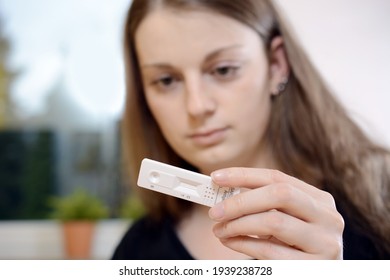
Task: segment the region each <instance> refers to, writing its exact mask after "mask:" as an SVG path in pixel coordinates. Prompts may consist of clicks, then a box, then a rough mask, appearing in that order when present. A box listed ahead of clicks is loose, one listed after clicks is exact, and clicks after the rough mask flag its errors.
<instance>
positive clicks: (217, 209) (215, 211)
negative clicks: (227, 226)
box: [209, 203, 225, 220]
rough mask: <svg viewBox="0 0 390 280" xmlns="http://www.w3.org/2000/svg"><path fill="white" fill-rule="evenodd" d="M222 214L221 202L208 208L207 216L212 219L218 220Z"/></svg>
mask: <svg viewBox="0 0 390 280" xmlns="http://www.w3.org/2000/svg"><path fill="white" fill-rule="evenodd" d="M224 215H225V211H224V209H223V203H218V204H216V205H214V206H213V207H212V208H211V209H210V210H209V216H210V218H211V219H213V220H220V219H222V218H223V216H224Z"/></svg>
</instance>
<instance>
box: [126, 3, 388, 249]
mask: <svg viewBox="0 0 390 280" xmlns="http://www.w3.org/2000/svg"><path fill="white" fill-rule="evenodd" d="M161 6H163V7H168V8H172V9H181V10H186V9H187V10H191V9H198V10H199V9H201V10H206V11H210V12H214V13H219V14H222V15H225V16H228V17H231V18H234V19H236V20H238V21H240V22H242V23H244V24H246V25H248V26H249V27H250V28H253V29H254V30H256V32H257V33H258V34H259V36H260V37H261V38H262V40H263V42H264V44H265V46H266V47H268V46H269V44H270V42H271V40H272V38H274V37H275V36H278V35H281V36H282V37H283V40H284V47H285V50H286V53H287V57H288V60H289V62H290V70H291V71H290V77H289V82H288V85H287V87H286V89H285V91H284V92H283V94H281V95H279V96H278V97H277V98H275V99H274V100H273V102H272V106H273V107H272V110H271V118H270V123H269V127H268V130H267V134H266V137H268V141H269V143H270V144H271V146H272V149H273V154H274V155H275V157H276V159H277V161H278V162H279V163H280V166H281V169H282V171H284V172H286V173H288V174H290V175H292V176H295V177H297V178H300V179H302V180H304V181H306V182H308V183H310V184H312V185H314V186H317V187H319V188H322V189H325V190H327V191H329V192H330V193H331V194H332V195H333V196H334V197H335V200H336V202H337V206H338V207H339V209H342V211H343V213H345V214H346V215H348V217H349V218H350V219H353V220H354V224H356V225H358V226H359V227H361V229H362V230H363V231H367V232H368V233H367V235H369V237H370V238H371V239H373V240H375V239H376V238H378V239H380V240H382V245H383V247H384V248H387V249H388V250H390V222H389V219H390V218H389V217H390V203H389V202H390V199H389V198H390V191H389V189H390V188H389V185H390V154H389V152H388V151H387V150H385V149H384V148H382V147H380V146H378V145H376V144H375V143H373V142H372V141H371V140H370V139H369V138H368V137H367V136H366V135H365V134H364V133H363V131H362V130H361V129H360V128H359V127H358V126H357V125H356V124H355V123H354V122H353V121H352V120H351V119H350V117H349V116H348V114H347V112H346V111H345V109H344V108H343V107H342V106H341V105H340V103H339V102H338V101H337V100H336V98H335V97H334V96H333V95H332V93H331V92H330V90H329V89H328V87H327V85H326V84H325V82H324V81H323V79H321V77H320V75H319V74H318V72H317V70H316V68H315V67H314V66H313V65H312V64H311V62H310V61H309V60H308V58H307V55H306V54H305V53H304V51H303V49H302V48H301V47H300V46H299V44H298V43H297V41H296V40H295V36H294V35H293V34H292V31H291V30H289V28H288V26H289V24H288V23H287V22H286V21H285V18H284V17H282V16H281V15H280V12H279V11H278V9H277V7H275V6H274V5H273V4H272V2H271V1H269V0H263V1H260V0H246V1H231V0H226V1H223V0H149V1H146V0H134V1H133V3H132V6H131V8H130V10H129V13H128V17H127V20H126V24H125V38H124V40H125V48H124V55H125V63H126V78H127V81H126V82H127V100H126V105H125V112H124V115H123V120H122V140H123V149H124V156H125V163H126V164H125V169H126V171H128V175H129V176H130V178H131V180H132V182H131V184H132V185H133V186H134V185H135V181H136V178H137V173H138V170H139V166H140V162H141V160H142V159H143V158H145V157H149V158H153V159H156V160H159V161H162V162H166V163H169V164H173V165H176V166H182V167H186V168H189V169H193V170H195V168H194V167H193V166H190V165H189V164H188V163H187V162H185V161H184V160H183V159H182V158H181V157H180V156H178V155H177V154H176V153H175V152H174V151H173V150H172V149H171V147H170V146H169V145H168V143H167V142H166V141H165V139H164V137H163V135H162V133H161V131H160V130H159V128H158V126H157V124H156V121H155V120H154V119H153V117H152V114H151V112H150V111H149V109H148V106H147V104H146V101H145V97H144V92H143V88H142V84H141V76H140V71H139V69H138V62H137V56H136V53H135V43H134V37H135V36H134V35H135V32H136V30H137V28H138V26H139V24H140V22H141V21H142V20H143V19H144V18H145V16H146V15H147V14H148V13H149V12H150V11H151V10H152V9H155V8H158V7H161ZM140 195H141V198H142V199H143V201H144V203H145V205H146V207H147V209H148V211H149V213H150V215H152V216H154V217H156V218H161V217H163V216H165V215H169V216H170V217H172V218H173V219H176V220H178V219H180V218H182V217H183V215H185V214H186V213H188V212H189V210H190V209H191V204H190V203H188V202H186V201H184V200H179V199H176V198H172V197H169V196H165V195H161V194H158V193H153V192H149V191H142V192H141V193H140Z"/></svg>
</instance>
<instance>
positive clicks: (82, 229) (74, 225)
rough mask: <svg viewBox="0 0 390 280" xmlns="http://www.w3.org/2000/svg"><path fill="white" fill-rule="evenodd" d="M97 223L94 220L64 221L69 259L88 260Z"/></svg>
mask: <svg viewBox="0 0 390 280" xmlns="http://www.w3.org/2000/svg"><path fill="white" fill-rule="evenodd" d="M95 224H96V222H94V221H67V222H63V233H64V242H65V244H64V245H65V254H66V258H67V259H71V260H86V259H90V258H91V248H92V241H93V236H94V232H95Z"/></svg>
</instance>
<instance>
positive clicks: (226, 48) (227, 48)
mask: <svg viewBox="0 0 390 280" xmlns="http://www.w3.org/2000/svg"><path fill="white" fill-rule="evenodd" d="M240 47H242V45H240V44H237V45H232V46H227V47H223V48H220V49H217V50H214V51H212V52H211V53H209V54H208V55H207V56H206V58H205V61H207V60H212V59H213V58H215V57H217V56H218V55H220V54H221V53H223V52H226V51H230V50H232V49H238V48H240Z"/></svg>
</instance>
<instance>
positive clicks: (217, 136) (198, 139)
mask: <svg viewBox="0 0 390 280" xmlns="http://www.w3.org/2000/svg"><path fill="white" fill-rule="evenodd" d="M228 129H229V128H228V127H223V128H216V129H210V130H205V131H199V132H195V133H193V134H191V135H190V136H189V137H190V139H191V140H192V141H193V142H194V143H195V145H197V146H212V145H216V144H218V143H220V142H222V141H223V140H224V139H225V137H226V133H227V130H228Z"/></svg>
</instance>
